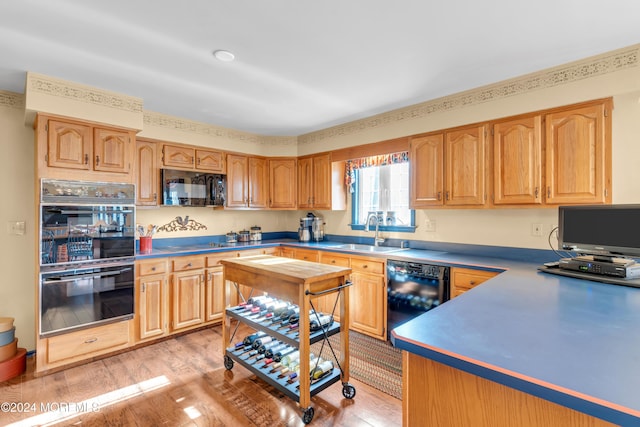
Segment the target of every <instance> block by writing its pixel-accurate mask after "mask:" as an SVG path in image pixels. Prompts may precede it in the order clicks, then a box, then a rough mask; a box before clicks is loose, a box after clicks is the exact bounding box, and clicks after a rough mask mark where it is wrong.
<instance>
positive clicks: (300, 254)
mask: <svg viewBox="0 0 640 427" xmlns="http://www.w3.org/2000/svg"><path fill="white" fill-rule="evenodd" d="M293 257H294V258H295V259H299V260H302V261H310V262H318V261H319V260H320V253H319V252H318V251H314V250H310V249H299V248H298V249H296V250H295V253H294V255H293Z"/></svg>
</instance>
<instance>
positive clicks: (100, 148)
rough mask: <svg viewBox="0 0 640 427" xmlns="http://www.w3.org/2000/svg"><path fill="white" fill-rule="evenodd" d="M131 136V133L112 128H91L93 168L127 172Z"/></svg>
mask: <svg viewBox="0 0 640 427" xmlns="http://www.w3.org/2000/svg"><path fill="white" fill-rule="evenodd" d="M132 142H133V138H132V135H131V133H129V132H126V131H116V130H113V129H101V128H95V129H94V130H93V169H94V170H97V171H102V172H117V173H129V172H130V171H131V153H132Z"/></svg>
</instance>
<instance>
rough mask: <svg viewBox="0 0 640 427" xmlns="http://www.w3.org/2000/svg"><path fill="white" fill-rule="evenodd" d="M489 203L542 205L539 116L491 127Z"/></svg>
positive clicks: (499, 123) (540, 118) (508, 121)
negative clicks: (491, 192) (490, 200)
mask: <svg viewBox="0 0 640 427" xmlns="http://www.w3.org/2000/svg"><path fill="white" fill-rule="evenodd" d="M492 135H493V203H495V204H497V205H502V204H541V203H542V193H543V188H542V117H541V116H540V115H535V116H529V117H522V118H518V119H513V120H506V121H503V122H498V123H495V124H494V125H493V130H492Z"/></svg>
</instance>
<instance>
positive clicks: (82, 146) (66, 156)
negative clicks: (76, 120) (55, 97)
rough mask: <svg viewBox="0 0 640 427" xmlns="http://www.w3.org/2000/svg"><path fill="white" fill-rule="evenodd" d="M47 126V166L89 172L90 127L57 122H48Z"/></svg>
mask: <svg viewBox="0 0 640 427" xmlns="http://www.w3.org/2000/svg"><path fill="white" fill-rule="evenodd" d="M47 126H48V129H47V133H48V137H47V165H48V166H50V167H56V168H66V169H84V170H89V169H90V168H91V164H90V163H89V158H90V157H91V155H92V153H91V148H92V147H91V137H92V135H91V127H90V126H84V125H79V124H72V123H65V122H60V121H57V120H49V123H48V125H47Z"/></svg>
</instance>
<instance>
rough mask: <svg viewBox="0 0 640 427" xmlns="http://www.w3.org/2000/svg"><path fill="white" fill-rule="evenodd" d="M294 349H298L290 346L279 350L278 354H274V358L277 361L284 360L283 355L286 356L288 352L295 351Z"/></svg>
mask: <svg viewBox="0 0 640 427" xmlns="http://www.w3.org/2000/svg"><path fill="white" fill-rule="evenodd" d="M294 351H296V349H295V347H289V348H287V349H285V350H282V351H279V352H277V353H276V354H274V355H273V360H275V361H276V362H280V361H281V360H282V358H283V357H285V356H286V355H288V354H291V353H293V352H294Z"/></svg>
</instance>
